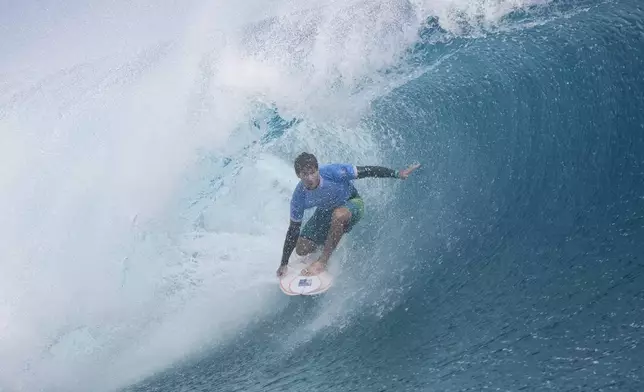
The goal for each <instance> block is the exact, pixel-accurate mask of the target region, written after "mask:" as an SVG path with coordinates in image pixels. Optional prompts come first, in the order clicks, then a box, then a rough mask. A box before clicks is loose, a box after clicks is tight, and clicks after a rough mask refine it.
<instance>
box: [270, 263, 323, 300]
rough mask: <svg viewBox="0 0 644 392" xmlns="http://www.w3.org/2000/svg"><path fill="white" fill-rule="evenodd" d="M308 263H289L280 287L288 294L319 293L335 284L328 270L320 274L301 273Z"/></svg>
mask: <svg viewBox="0 0 644 392" xmlns="http://www.w3.org/2000/svg"><path fill="white" fill-rule="evenodd" d="M306 267H308V264H307V263H302V262H296V263H289V265H288V272H287V273H286V275H284V276H282V277H281V278H280V289H282V292H284V294H286V295H317V294H322V293H324V292H325V291H327V290H328V289H329V288H330V287H331V285H332V284H333V276H332V275H331V274H330V273H329V272H328V271H323V272H320V273H319V274H318V275H313V276H304V275H300V273H301V272H302V270H303V269H304V268H306Z"/></svg>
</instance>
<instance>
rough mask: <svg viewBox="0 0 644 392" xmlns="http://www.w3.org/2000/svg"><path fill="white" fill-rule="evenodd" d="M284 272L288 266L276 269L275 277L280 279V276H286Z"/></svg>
mask: <svg viewBox="0 0 644 392" xmlns="http://www.w3.org/2000/svg"><path fill="white" fill-rule="evenodd" d="M286 271H288V265H280V267H279V268H278V269H277V277H278V278H281V277H282V276H284V275H286Z"/></svg>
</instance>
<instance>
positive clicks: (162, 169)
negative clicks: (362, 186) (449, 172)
mask: <svg viewBox="0 0 644 392" xmlns="http://www.w3.org/2000/svg"><path fill="white" fill-rule="evenodd" d="M515 3H516V2H496V1H495V2H479V3H477V4H479V5H478V6H477V7H478V8H477V7H474V8H473V6H471V4H470V3H469V2H464V1H463V2H456V1H450V2H423V3H422V4H420V3H419V4H415V3H408V2H404V1H393V2H375V3H374V2H363V1H353V2H348V3H347V2H334V1H328V2H322V3H320V2H314V3H313V2H312V3H296V2H290V1H273V2H270V3H261V2H260V3H258V2H239V1H235V2H224V1H219V2H213V3H210V4H206V3H204V2H197V1H192V2H179V1H165V2H161V3H160V2H154V3H140V2H137V5H132V4H131V3H130V2H125V1H113V2H109V4H98V3H96V4H94V3H91V4H85V3H82V2H68V3H67V4H66V5H65V6H62V5H60V4H59V3H54V2H38V3H35V2H33V3H30V2H27V3H25V4H13V3H8V2H6V3H0V4H2V10H3V12H1V13H0V14H2V16H0V22H2V24H1V26H2V30H1V32H2V34H1V38H0V44H1V46H0V53H2V56H1V58H0V156H1V157H2V165H1V169H0V186H1V187H2V188H1V189H2V192H1V193H0V216H1V217H2V225H0V238H1V239H2V240H0V263H1V265H0V268H1V273H0V390H2V391H5V390H6V391H36V390H44V391H58V390H61V391H75V390H78V391H85V390H93V391H100V390H110V389H113V388H115V387H117V386H120V385H123V384H126V383H128V382H131V381H132V380H135V379H137V378H141V377H144V376H146V375H148V374H150V373H151V372H153V371H154V370H157V369H160V368H163V367H166V366H170V365H171V364H172V363H173V362H174V361H176V360H178V359H180V358H183V357H184V356H185V355H188V354H190V353H194V352H195V351H197V350H199V349H200V348H207V347H209V346H208V345H210V344H214V343H216V342H218V341H221V340H222V339H225V338H226V337H227V336H229V335H230V334H231V333H235V330H236V329H238V328H241V327H243V325H244V324H245V323H247V322H248V321H249V320H252V319H253V318H257V317H262V316H263V315H264V314H267V313H272V312H274V311H276V309H277V308H278V307H279V306H280V304H283V303H284V302H283V298H282V297H281V296H280V295H279V293H278V291H277V290H275V287H274V282H273V280H271V279H272V276H273V274H274V270H275V268H276V267H277V264H278V261H279V257H280V252H281V245H282V241H283V234H284V230H285V229H286V225H287V223H288V218H287V217H288V199H289V196H290V193H291V190H292V187H293V185H294V184H295V178H294V176H293V174H292V169H291V163H290V160H291V159H292V157H293V156H295V154H297V153H298V152H299V151H301V150H309V151H313V152H315V153H316V154H317V155H318V156H319V158H320V159H321V160H323V161H328V160H334V161H360V160H362V161H365V162H370V163H374V162H379V161H380V159H381V157H382V156H383V154H382V152H380V151H378V150H377V149H376V147H375V143H374V141H373V140H372V136H373V135H372V133H371V131H370V130H368V129H363V128H361V127H360V126H359V119H360V117H361V115H362V114H363V113H364V112H365V111H366V110H368V105H369V102H370V100H371V99H373V98H376V97H378V96H381V95H382V94H385V93H386V92H387V91H389V90H390V89H391V88H394V87H395V86H396V85H398V84H399V83H401V81H394V80H391V79H385V78H384V77H382V76H380V75H379V73H378V71H379V70H381V69H384V68H386V67H388V66H391V65H394V64H396V62H397V61H398V57H399V56H400V55H401V54H402V53H403V51H404V50H405V48H406V47H407V46H408V45H409V44H410V43H412V42H413V41H414V40H415V37H416V32H417V29H418V26H419V25H420V23H421V22H422V21H423V20H424V19H425V18H426V17H427V15H429V14H434V15H441V13H443V14H444V15H445V17H444V18H443V19H442V20H443V21H444V23H443V24H444V26H446V27H447V28H449V26H450V21H451V20H452V19H450V17H449V15H450V12H452V11H450V10H454V9H459V6H460V9H461V10H464V12H465V13H466V14H467V13H468V12H471V13H472V14H473V15H474V16H473V17H472V18H473V19H477V18H478V17H480V15H481V12H480V11H471V10H473V9H481V10H483V11H485V12H483V14H484V15H486V16H485V18H488V15H491V16H490V17H489V20H491V21H496V20H498V19H499V17H500V16H499V15H502V14H503V12H500V13H498V14H497V13H495V12H496V11H495V10H502V11H503V10H506V11H504V12H507V10H508V9H511V8H512V7H514V6H519V5H523V3H516V4H515ZM477 12H478V13H477ZM459 15H461V16H459V18H461V17H462V13H461V14H459ZM477 15H478V16H477ZM486 20H487V19H486ZM273 105H274V106H276V107H277V108H279V111H280V113H281V114H282V115H283V116H284V117H285V118H287V119H290V118H291V117H292V116H298V117H302V118H305V119H306V121H304V122H303V123H301V124H300V125H298V126H297V127H295V128H294V129H292V130H290V131H289V132H287V134H285V135H284V136H283V137H282V138H281V139H279V140H277V141H275V142H273V143H271V144H268V145H260V144H253V143H252V142H253V141H255V140H258V138H259V137H261V135H262V130H258V129H256V128H254V127H252V126H251V125H250V122H251V120H252V119H253V118H259V120H262V118H263V117H262V116H264V115H263V114H262V113H264V112H263V110H264V108H266V107H270V106H273ZM224 158H229V159H231V163H230V164H229V165H226V166H224V164H223V162H224V161H223V159H224ZM382 163H385V164H386V162H382ZM211 180H213V182H212V183H211Z"/></svg>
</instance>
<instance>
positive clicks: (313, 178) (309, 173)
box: [298, 167, 320, 189]
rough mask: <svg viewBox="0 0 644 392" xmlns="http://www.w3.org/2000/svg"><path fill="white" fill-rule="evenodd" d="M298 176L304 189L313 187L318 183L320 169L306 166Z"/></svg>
mask: <svg viewBox="0 0 644 392" xmlns="http://www.w3.org/2000/svg"><path fill="white" fill-rule="evenodd" d="M298 177H299V178H300V180H302V183H303V184H304V187H305V188H306V189H315V188H317V187H318V185H320V171H319V170H318V169H317V168H311V167H306V168H304V169H302V171H301V172H300V174H299V175H298Z"/></svg>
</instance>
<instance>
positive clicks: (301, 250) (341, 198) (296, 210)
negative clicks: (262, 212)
mask: <svg viewBox="0 0 644 392" xmlns="http://www.w3.org/2000/svg"><path fill="white" fill-rule="evenodd" d="M294 167H295V174H296V175H297V176H298V178H299V179H300V180H301V181H300V182H299V183H298V184H297V186H296V187H295V190H294V191H293V196H292V198H291V221H290V224H289V226H288V231H287V232H286V239H285V240H284V248H283V253H282V262H281V263H280V267H279V268H278V269H277V276H282V275H284V274H285V273H286V271H287V264H288V260H289V258H290V257H291V253H292V252H293V249H295V252H296V253H297V254H298V255H300V256H305V255H307V254H310V253H312V252H313V251H315V250H316V249H317V247H318V246H323V250H322V254H321V255H320V257H319V258H318V260H316V261H315V262H313V263H312V264H311V265H310V266H308V267H307V268H305V269H304V270H302V275H306V276H309V275H317V274H319V273H320V272H322V271H324V270H325V269H326V266H327V263H328V262H329V258H330V257H331V254H332V253H333V251H334V250H335V248H336V246H337V245H338V243H339V242H340V239H341V238H342V235H343V234H344V233H348V232H349V231H351V229H352V228H353V227H354V226H355V225H356V223H358V221H360V219H361V218H362V215H363V213H364V202H363V201H362V198H361V197H360V195H359V194H358V191H357V190H356V188H355V187H354V186H353V181H352V180H355V179H359V178H366V177H378V178H386V177H391V178H400V179H403V180H404V179H406V178H407V177H408V176H409V174H411V172H413V171H414V170H416V169H418V167H420V164H414V165H411V166H409V167H408V168H406V169H403V170H398V171H396V170H393V169H389V168H386V167H382V166H353V165H348V164H339V163H335V164H328V165H322V166H318V161H317V158H316V157H315V156H314V155H313V154H309V153H306V152H303V153H302V154H300V155H298V157H297V158H296V159H295V163H294ZM313 207H317V208H316V210H315V212H314V213H313V216H312V217H311V219H309V220H308V221H307V222H306V225H304V228H303V229H302V231H301V232H300V226H301V225H302V218H303V217H304V210H306V209H309V208H313Z"/></svg>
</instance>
